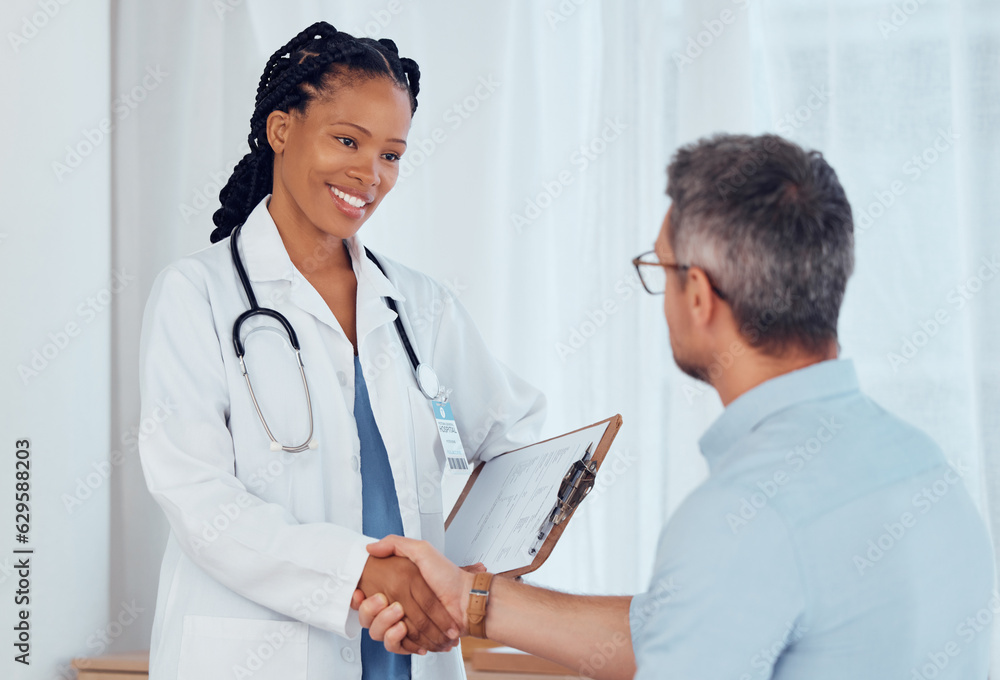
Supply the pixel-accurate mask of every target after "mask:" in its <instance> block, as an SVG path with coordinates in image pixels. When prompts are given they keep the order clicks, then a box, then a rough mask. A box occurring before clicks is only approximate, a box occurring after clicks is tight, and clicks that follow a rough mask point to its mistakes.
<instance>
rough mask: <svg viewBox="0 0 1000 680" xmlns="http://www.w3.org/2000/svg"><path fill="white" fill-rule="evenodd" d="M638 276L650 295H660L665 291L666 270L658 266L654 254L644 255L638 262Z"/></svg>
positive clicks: (658, 263)
mask: <svg viewBox="0 0 1000 680" xmlns="http://www.w3.org/2000/svg"><path fill="white" fill-rule="evenodd" d="M639 263H640V264H639V276H641V277H642V283H643V285H645V286H646V289H647V290H648V291H649V292H651V293H662V292H663V291H665V290H666V289H667V270H666V268H665V267H663V266H661V265H660V262H659V260H658V259H657V258H656V253H646V254H644V255H643V256H642V258H641V259H640V260H639Z"/></svg>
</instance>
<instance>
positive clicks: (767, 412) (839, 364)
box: [698, 359, 859, 467]
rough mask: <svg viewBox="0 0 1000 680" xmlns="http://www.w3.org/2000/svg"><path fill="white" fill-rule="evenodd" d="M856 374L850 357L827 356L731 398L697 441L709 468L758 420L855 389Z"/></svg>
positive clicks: (750, 429)
mask: <svg viewBox="0 0 1000 680" xmlns="http://www.w3.org/2000/svg"><path fill="white" fill-rule="evenodd" d="M858 389H859V387H858V376H857V373H856V372H855V370H854V362H853V361H851V360H850V359H830V360H827V361H821V362H819V363H817V364H812V365H810V366H806V367H805V368H800V369H798V370H796V371H792V372H790V373H785V374H783V375H779V376H778V377H776V378H771V379H770V380H768V381H766V382H763V383H761V384H760V385H757V386H756V387H754V388H753V389H751V390H748V391H746V392H744V393H743V394H741V395H740V396H739V397H737V398H736V399H735V400H733V401H732V402H731V403H730V404H729V406H728V407H726V410H725V411H723V413H722V415H721V416H719V417H718V418H717V419H716V421H715V422H714V423H712V425H711V427H709V428H708V430H707V431H706V432H705V434H703V435H702V437H701V439H699V440H698V445H699V446H700V447H701V452H702V455H704V456H705V459H706V460H707V461H708V464H709V467H714V464H715V463H716V462H717V461H718V459H720V458H721V457H722V455H723V454H725V453H726V452H727V451H728V450H729V449H730V448H731V447H732V446H733V444H735V443H736V442H737V441H739V440H740V439H742V438H744V437H745V436H747V435H748V434H750V433H751V432H752V431H753V430H755V429H756V428H757V426H758V425H760V423H761V422H763V421H764V420H766V419H767V418H769V417H770V416H772V415H774V414H775V413H777V412H779V411H783V410H784V409H786V408H789V407H791V406H794V405H795V404H798V403H800V402H804V401H811V400H814V399H824V398H827V397H832V396H834V395H837V394H843V393H845V392H852V391H857V390H858Z"/></svg>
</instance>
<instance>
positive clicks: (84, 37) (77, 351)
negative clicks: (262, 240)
mask: <svg viewBox="0 0 1000 680" xmlns="http://www.w3.org/2000/svg"><path fill="white" fill-rule="evenodd" d="M109 6H110V3H109V2H108V1H107V0H92V1H90V2H72V3H70V2H66V1H65V0H63V2H58V1H56V0H42V1H38V0H36V1H34V2H28V1H25V0H14V1H8V2H5V3H4V4H3V6H2V9H0V26H2V29H3V31H2V33H3V36H4V39H3V43H2V44H0V90H2V91H3V93H4V94H3V100H4V105H3V106H2V107H0V129H2V130H3V131H4V139H3V162H2V163H0V196H2V203H0V204H2V206H3V218H2V220H0V234H2V236H0V272H2V274H0V276H2V282H3V285H2V286H0V291H2V292H0V295H2V297H3V304H2V309H3V313H4V317H5V320H4V328H5V330H4V333H3V335H2V336H0V356H2V357H3V364H4V368H3V389H2V391H0V461H2V462H0V526H2V527H3V528H2V531H0V536H2V538H0V629H2V630H4V631H5V632H4V634H3V636H2V639H3V641H4V644H3V652H2V655H0V677H4V678H8V677H14V678H24V679H25V680H28V679H36V678H37V679H39V680H41V679H42V678H45V679H46V680H48V679H50V678H55V677H59V675H60V673H62V672H63V671H64V670H65V669H64V666H65V665H66V664H68V662H69V660H70V659H71V658H72V657H73V656H83V655H88V654H95V653H97V652H98V651H100V647H101V646H102V645H103V643H102V642H101V641H100V640H99V638H98V633H101V632H104V631H107V630H108V628H109V626H110V632H111V633H115V632H118V630H119V628H118V623H117V621H116V622H115V624H114V625H110V624H111V621H112V619H113V618H117V617H118V615H119V611H118V610H117V607H115V606H114V604H113V603H112V606H111V607H110V609H109V597H108V594H109V591H108V574H109V569H108V566H109V550H108V548H109V525H108V508H109V504H108V499H109V495H110V485H109V484H108V483H107V482H106V481H105V476H104V475H102V474H100V473H99V472H98V470H100V469H102V466H105V467H104V468H103V469H104V472H105V473H106V472H107V467H106V466H107V464H108V463H107V461H108V458H109V436H108V422H109V419H110V414H111V402H110V394H111V349H110V347H111V319H112V312H111V309H110V305H111V302H112V300H113V298H114V296H115V295H117V293H112V292H111V291H110V290H109V283H110V278H111V276H112V264H111V214H110V205H111V204H110V190H111V175H110V157H111V144H110V141H109V138H108V136H107V135H106V134H105V133H104V132H102V131H101V123H102V121H104V122H105V124H106V125H107V124H109V123H110V122H111V120H112V112H111V108H110V101H111V96H110V90H109V83H110V77H111V70H110V57H111V55H110V51H111V36H110V30H109V15H110V9H109ZM105 129H106V128H105ZM67 146H69V147H71V149H73V150H74V151H72V152H70V151H67ZM76 153H79V157H77V156H76V155H75V154H76ZM57 162H58V163H64V164H65V165H66V167H65V168H59V167H58V166H55V167H54V165H53V164H54V163H57ZM125 290H126V291H127V290H128V287H127V286H126V288H125ZM35 352H39V353H40V354H39V355H35ZM33 357H34V359H33ZM40 357H41V358H40ZM33 362H34V363H33ZM22 366H24V367H27V369H28V371H35V372H36V373H30V372H25V371H23V369H22V368H21V367H22ZM22 438H27V439H28V440H30V442H31V445H30V451H31V458H30V460H31V468H30V474H31V481H30V484H31V488H30V494H31V497H30V517H29V519H30V527H31V530H30V535H29V541H28V543H26V544H24V546H27V547H29V548H31V549H33V550H34V553H33V554H32V555H31V556H30V558H31V562H30V564H31V572H30V576H29V579H30V605H29V606H28V607H27V609H28V611H29V612H30V618H29V623H30V636H31V641H30V645H31V647H30V650H31V654H30V660H31V665H30V666H24V665H21V664H19V663H16V662H15V661H14V660H13V657H14V653H13V652H12V648H11V647H10V644H9V642H8V641H9V640H10V639H11V632H10V631H11V629H12V628H13V627H14V625H15V622H16V620H17V619H16V618H15V617H17V616H18V613H17V612H18V610H20V609H21V608H22V607H20V606H17V605H15V603H14V597H15V590H17V589H18V582H19V580H20V577H19V576H18V575H17V574H15V573H12V572H11V571H10V569H9V567H10V566H11V565H12V564H13V563H14V562H15V557H14V554H13V552H12V551H13V550H14V549H15V547H18V546H20V544H17V543H15V535H14V534H15V532H14V529H13V528H12V527H13V525H14V512H13V511H14V492H15V487H14V483H15V479H14V473H15V470H14V458H15V442H16V440H18V439H22ZM88 481H89V482H90V485H91V486H92V487H94V488H90V487H88V486H87V485H86V484H87V482H88ZM78 487H79V490H78ZM78 491H79V497H80V499H82V500H81V502H80V503H79V504H75V503H74V504H73V505H72V507H71V509H72V512H70V511H69V510H68V509H67V506H66V505H65V504H64V501H65V499H66V498H68V497H70V496H76V495H77V493H78ZM124 620H126V621H127V620H128V619H127V618H125V619H124Z"/></svg>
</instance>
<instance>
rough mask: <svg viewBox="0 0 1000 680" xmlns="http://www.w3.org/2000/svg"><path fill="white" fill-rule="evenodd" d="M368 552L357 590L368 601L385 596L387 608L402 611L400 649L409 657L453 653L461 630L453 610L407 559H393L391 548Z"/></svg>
mask: <svg viewBox="0 0 1000 680" xmlns="http://www.w3.org/2000/svg"><path fill="white" fill-rule="evenodd" d="M404 540H405V539H404ZM379 544H381V542H380V543H379ZM379 544H375V545H379ZM369 552H371V553H372V556H371V557H369V558H368V562H367V563H366V564H365V568H364V571H363V572H362V573H361V580H360V581H359V582H358V589H359V590H360V591H361V592H362V593H363V594H364V595H365V596H366V597H369V598H372V597H373V596H376V595H378V594H382V595H383V597H384V598H385V600H384V601H385V603H386V605H388V604H389V603H392V604H393V605H394V606H397V607H399V608H400V611H401V618H402V621H400V622H399V623H400V626H401V627H402V628H403V629H404V630H405V634H404V635H403V636H402V638H401V639H400V640H399V641H398V643H396V644H397V646H398V647H400V648H401V649H402V650H403V651H405V652H407V653H422V652H423V650H430V651H434V652H442V651H447V650H448V649H451V648H452V647H453V646H454V645H455V643H456V642H457V640H458V636H459V630H460V628H459V626H458V625H456V623H457V622H456V621H455V620H453V616H452V615H451V613H450V612H451V611H452V608H450V607H447V604H446V603H442V602H441V601H439V599H438V597H437V596H436V595H435V591H434V590H433V589H432V588H431V587H429V586H428V584H427V582H426V581H425V580H424V578H423V577H422V576H421V574H420V571H419V570H418V568H417V566H416V565H415V564H414V563H413V562H411V561H410V560H409V559H406V558H405V557H402V556H393V551H392V548H389V549H388V550H386V549H383V550H381V551H378V552H372V551H369ZM355 602H357V595H355ZM463 616H464V612H463ZM393 639H394V641H395V636H394V638H393Z"/></svg>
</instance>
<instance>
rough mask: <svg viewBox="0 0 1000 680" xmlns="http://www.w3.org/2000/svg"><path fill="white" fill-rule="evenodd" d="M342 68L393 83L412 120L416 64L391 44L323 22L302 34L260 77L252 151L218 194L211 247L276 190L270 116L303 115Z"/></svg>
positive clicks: (417, 80) (280, 51)
mask: <svg viewBox="0 0 1000 680" xmlns="http://www.w3.org/2000/svg"><path fill="white" fill-rule="evenodd" d="M338 66H343V67H346V69H347V70H346V72H345V73H344V75H346V77H348V78H351V77H355V76H361V77H369V78H370V77H388V78H391V79H392V80H393V81H394V82H395V83H396V84H397V85H398V86H400V87H402V88H404V89H405V90H407V92H408V93H409V96H410V111H411V114H412V113H413V112H414V111H416V110H417V93H418V92H419V91H420V85H419V83H420V69H419V68H418V67H417V63H416V62H415V61H413V60H412V59H407V58H400V56H399V52H398V50H397V48H396V43H394V42H393V41H392V40H389V39H388V38H382V39H381V40H373V39H371V38H355V37H354V36H352V35H350V34H348V33H344V32H342V31H338V30H337V29H335V28H334V27H333V26H331V25H330V24H328V23H326V22H325V21H320V22H317V23H315V24H313V25H311V26H309V27H308V28H306V29H305V30H303V31H301V32H300V33H299V34H298V35H296V36H295V37H294V38H292V39H291V40H289V41H288V43H286V44H285V45H283V46H282V47H281V48H280V49H278V50H277V51H275V52H274V54H272V55H271V57H270V58H269V59H268V60H267V64H266V65H265V67H264V72H263V73H262V74H261V76H260V81H259V82H258V84H257V94H256V97H255V98H254V111H253V114H252V115H251V117H250V133H249V134H248V135H247V143H248V145H249V146H250V151H249V153H247V154H246V155H245V156H244V157H243V158H242V159H241V160H240V162H239V163H238V164H237V165H236V167H235V168H234V169H233V174H232V176H231V177H230V178H229V181H228V182H227V183H226V186H224V187H223V188H222V190H221V191H220V192H219V202H220V203H221V204H222V207H220V208H219V209H218V210H216V211H215V213H214V214H213V215H212V221H213V222H214V223H215V225H216V228H215V229H214V230H213V231H212V234H211V240H212V243H216V242H218V241H221V240H222V239H224V238H226V237H227V236H229V234H230V233H232V231H233V229H235V228H236V227H237V226H238V225H240V224H243V222H245V221H246V219H247V217H249V215H250V213H251V212H252V211H253V209H254V208H255V207H256V206H257V204H258V203H260V202H261V200H263V198H264V197H265V196H266V195H267V194H268V193H270V192H271V190H272V188H273V187H272V185H273V182H274V178H273V176H272V175H273V171H274V151H273V150H272V149H271V145H270V144H269V143H268V141H267V118H268V116H270V115H271V112H272V111H288V112H291V111H293V110H294V111H298V112H300V113H301V112H304V111H305V109H306V107H307V106H308V105H309V102H311V101H312V100H313V99H314V98H315V97H316V96H317V95H318V94H319V93H320V92H322V91H324V90H329V88H330V86H331V82H330V79H331V76H332V75H333V72H334V69H336V68H337V67H338Z"/></svg>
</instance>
